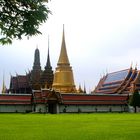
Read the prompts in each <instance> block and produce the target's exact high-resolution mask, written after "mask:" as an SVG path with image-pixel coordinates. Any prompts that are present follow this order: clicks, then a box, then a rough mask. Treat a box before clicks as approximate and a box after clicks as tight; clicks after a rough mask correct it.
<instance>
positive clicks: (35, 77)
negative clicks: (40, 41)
mask: <svg viewBox="0 0 140 140" xmlns="http://www.w3.org/2000/svg"><path fill="white" fill-rule="evenodd" d="M41 73H42V70H41V65H40V52H39V49H38V48H36V50H35V54H34V64H33V69H32V70H31V73H30V85H31V88H32V89H33V90H36V89H37V90H38V89H40V76H41Z"/></svg>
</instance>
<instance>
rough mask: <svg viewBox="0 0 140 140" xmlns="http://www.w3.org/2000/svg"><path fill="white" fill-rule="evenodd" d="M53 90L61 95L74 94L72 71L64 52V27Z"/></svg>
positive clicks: (65, 51)
mask: <svg viewBox="0 0 140 140" xmlns="http://www.w3.org/2000/svg"><path fill="white" fill-rule="evenodd" d="M53 89H54V90H56V91H59V92H61V93H74V92H76V88H75V84H74V78H73V71H72V67H71V66H70V63H69V59H68V55H67V50H66V43H65V34H64V26H63V36H62V45H61V51H60V56H59V60H58V63H57V67H56V70H55V73H54V81H53Z"/></svg>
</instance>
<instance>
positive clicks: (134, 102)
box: [130, 90, 140, 113]
mask: <svg viewBox="0 0 140 140" xmlns="http://www.w3.org/2000/svg"><path fill="white" fill-rule="evenodd" d="M130 105H131V106H133V107H134V109H135V113H136V112H137V110H136V109H137V106H138V107H140V93H139V91H138V90H136V91H135V92H134V94H133V95H132V96H131V98H130Z"/></svg>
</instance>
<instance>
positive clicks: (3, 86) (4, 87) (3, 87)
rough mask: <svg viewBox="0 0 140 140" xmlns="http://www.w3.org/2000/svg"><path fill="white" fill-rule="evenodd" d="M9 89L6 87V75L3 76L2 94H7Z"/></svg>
mask: <svg viewBox="0 0 140 140" xmlns="http://www.w3.org/2000/svg"><path fill="white" fill-rule="evenodd" d="M6 91H7V89H6V86H5V80H4V74H3V83H2V91H1V92H2V94H4V93H6Z"/></svg>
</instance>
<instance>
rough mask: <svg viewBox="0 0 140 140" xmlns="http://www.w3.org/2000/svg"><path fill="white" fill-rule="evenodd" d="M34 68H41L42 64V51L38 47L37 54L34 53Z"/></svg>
mask: <svg viewBox="0 0 140 140" xmlns="http://www.w3.org/2000/svg"><path fill="white" fill-rule="evenodd" d="M33 69H37V70H41V66H40V52H39V49H38V47H37V48H36V50H35V54H34V65H33Z"/></svg>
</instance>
